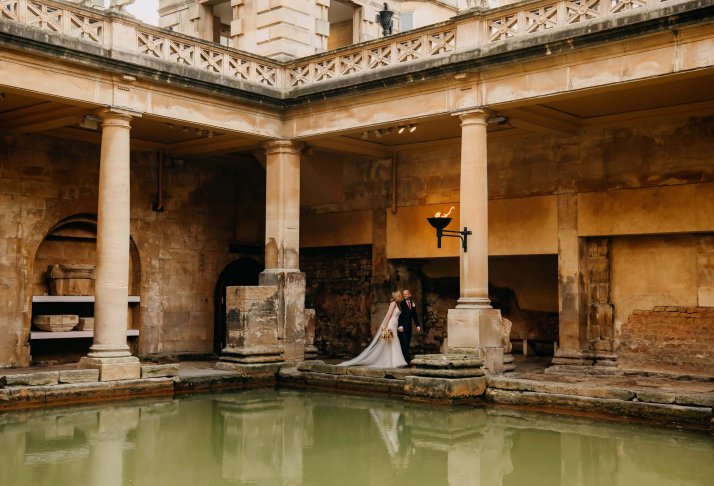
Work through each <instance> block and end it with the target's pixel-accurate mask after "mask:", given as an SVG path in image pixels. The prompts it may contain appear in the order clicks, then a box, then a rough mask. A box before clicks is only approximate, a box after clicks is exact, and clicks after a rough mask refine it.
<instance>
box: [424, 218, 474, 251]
mask: <svg viewBox="0 0 714 486" xmlns="http://www.w3.org/2000/svg"><path fill="white" fill-rule="evenodd" d="M426 220H427V221H429V224H430V225H432V226H433V227H434V229H436V247H437V248H441V238H443V237H447V238H459V239H460V240H461V248H463V250H464V253H466V252H467V251H468V238H469V235H470V234H473V232H472V231H470V230H469V229H468V228H467V227H466V226H464V229H463V230H462V231H454V230H447V229H444V228H446V227H447V226H449V223H451V218H445V217H433V218H426Z"/></svg>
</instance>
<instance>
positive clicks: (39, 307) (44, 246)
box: [30, 214, 141, 364]
mask: <svg viewBox="0 0 714 486" xmlns="http://www.w3.org/2000/svg"><path fill="white" fill-rule="evenodd" d="M96 244H97V219H96V216H95V215H93V214H76V215H72V216H69V217H67V218H64V219H62V220H61V221H59V222H58V223H57V224H55V225H54V226H53V227H52V228H50V230H49V231H48V232H47V234H46V235H45V237H44V239H43V240H42V242H41V243H40V245H39V246H38V248H37V251H36V253H35V258H34V262H33V265H32V281H31V283H32V316H33V317H34V316H37V315H58V314H69V315H77V316H79V317H93V316H94V295H93V291H85V292H79V293H81V294H83V295H52V294H53V293H56V292H53V291H52V289H51V288H50V282H49V278H48V269H49V268H50V267H51V266H52V265H57V264H63V265H94V266H96V263H97V257H96ZM129 253H130V258H129V295H130V298H129V301H128V302H127V305H128V306H129V314H128V319H127V321H128V322H127V330H128V332H127V335H128V336H129V337H130V338H134V337H135V336H136V335H138V329H139V327H140V325H139V324H140V322H139V320H140V315H139V313H140V309H139V305H138V302H139V298H138V294H139V289H140V282H141V265H140V261H139V252H138V249H137V247H136V244H135V243H134V241H133V240H130V245H129ZM90 290H91V289H90ZM92 335H93V333H92V331H91V330H86V329H85V330H77V329H73V330H72V331H68V332H64V333H48V332H46V331H45V332H43V331H42V330H40V329H38V328H37V327H36V326H35V324H32V327H31V334H30V353H31V355H32V361H33V362H34V363H37V364H43V363H44V364H51V363H55V362H57V363H64V362H74V361H77V360H78V359H79V358H80V357H81V356H84V355H85V354H86V353H87V352H88V350H89V346H91V344H92ZM133 341H134V339H130V340H129V344H130V346H131V347H132V351H133V348H134V346H135V345H134V343H133Z"/></svg>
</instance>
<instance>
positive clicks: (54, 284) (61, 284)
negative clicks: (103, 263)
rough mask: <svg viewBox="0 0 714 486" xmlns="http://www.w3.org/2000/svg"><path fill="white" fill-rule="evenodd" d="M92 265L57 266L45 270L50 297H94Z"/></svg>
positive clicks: (93, 268) (93, 267)
mask: <svg viewBox="0 0 714 486" xmlns="http://www.w3.org/2000/svg"><path fill="white" fill-rule="evenodd" d="M94 270H95V266H94V265H80V264H59V265H52V266H50V267H49V268H48V269H47V276H48V278H49V284H50V285H49V287H50V295H94Z"/></svg>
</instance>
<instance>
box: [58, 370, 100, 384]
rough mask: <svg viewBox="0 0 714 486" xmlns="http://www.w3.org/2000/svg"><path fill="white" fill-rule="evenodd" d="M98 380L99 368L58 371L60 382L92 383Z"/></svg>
mask: <svg viewBox="0 0 714 486" xmlns="http://www.w3.org/2000/svg"><path fill="white" fill-rule="evenodd" d="M95 381H99V370H93V369H86V370H62V371H60V372H59V382H60V383H92V382H95Z"/></svg>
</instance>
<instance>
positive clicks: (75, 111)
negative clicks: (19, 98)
mask: <svg viewBox="0 0 714 486" xmlns="http://www.w3.org/2000/svg"><path fill="white" fill-rule="evenodd" d="M89 111H90V110H89V109H88V108H83V107H78V106H68V105H62V104H58V103H53V102H48V103H40V104H37V105H32V106H28V107H26V108H19V109H17V110H13V111H9V112H5V113H2V115H0V132H4V133H12V134H18V135H19V134H23V133H35V132H44V131H47V130H52V129H55V128H61V127H66V126H69V125H75V124H77V123H79V122H80V121H81V120H82V117H83V116H84V115H86V114H87V113H88V112H89Z"/></svg>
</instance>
